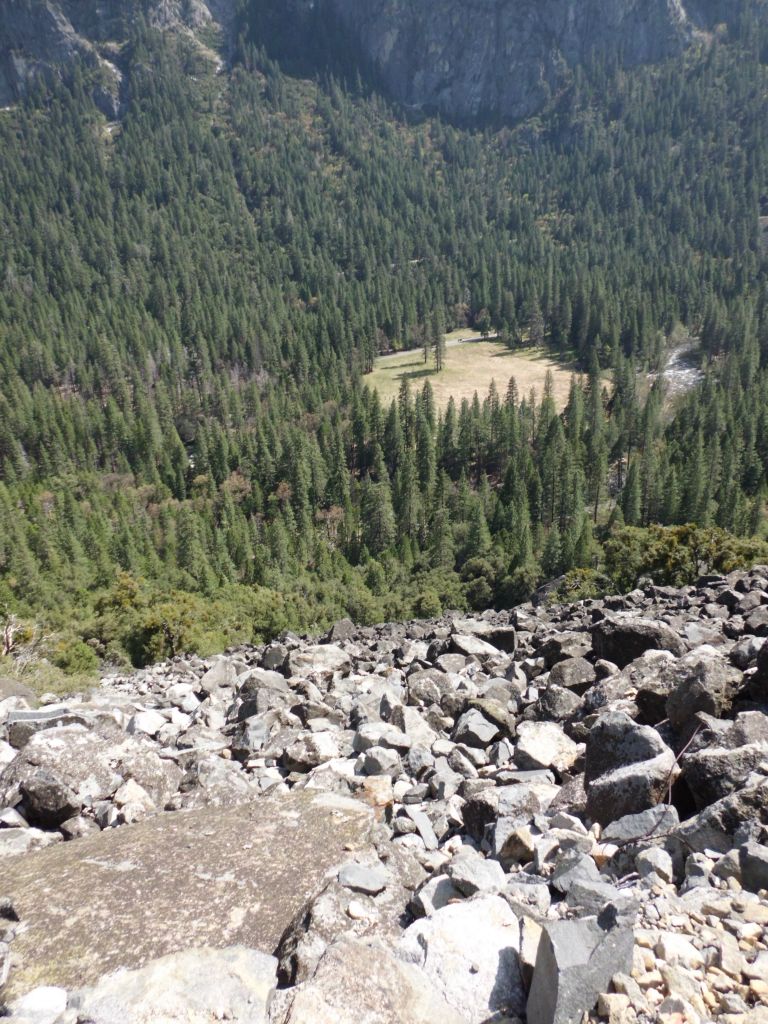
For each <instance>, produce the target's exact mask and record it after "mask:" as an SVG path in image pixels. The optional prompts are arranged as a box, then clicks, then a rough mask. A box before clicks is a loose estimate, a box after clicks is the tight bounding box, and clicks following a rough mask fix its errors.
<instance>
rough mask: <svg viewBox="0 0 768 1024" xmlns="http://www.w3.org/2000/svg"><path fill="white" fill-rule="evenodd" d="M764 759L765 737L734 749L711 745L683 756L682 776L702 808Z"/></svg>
mask: <svg viewBox="0 0 768 1024" xmlns="http://www.w3.org/2000/svg"><path fill="white" fill-rule="evenodd" d="M764 761H768V743H767V742H765V741H762V742H758V743H750V744H747V745H745V746H743V747H736V748H735V749H733V748H723V747H714V748H712V747H708V748H705V749H704V750H700V751H698V752H697V753H694V754H686V755H685V757H683V759H682V768H683V778H684V779H685V781H686V783H687V784H688V789H689V790H690V791H691V794H692V795H693V799H694V801H695V802H696V807H697V808H698V809H699V810H701V809H702V808H703V807H707V806H709V804H713V803H715V802H716V801H717V800H720V799H722V798H723V797H724V796H728V794H729V793H733V792H735V791H736V790H737V789H739V788H740V787H741V786H742V785H743V784H744V783H745V782H746V780H747V778H748V777H749V775H750V774H751V772H753V771H754V770H755V768H757V767H758V765H760V764H762V763H763V762H764Z"/></svg>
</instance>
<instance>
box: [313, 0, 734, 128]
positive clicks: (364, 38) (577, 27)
mask: <svg viewBox="0 0 768 1024" xmlns="http://www.w3.org/2000/svg"><path fill="white" fill-rule="evenodd" d="M325 2H326V5H327V6H329V7H330V8H332V9H333V10H334V11H335V13H336V14H337V15H338V16H339V17H340V18H341V20H342V21H343V22H344V24H345V25H346V26H347V27H349V28H350V29H351V30H352V32H353V34H354V36H355V38H357V39H359V40H360V44H361V47H362V49H363V51H364V53H365V54H366V56H367V57H369V58H370V59H371V60H372V62H373V64H374V65H375V67H376V68H377V69H378V71H379V74H380V75H381V77H382V79H383V81H384V83H385V84H386V86H387V87H388V88H389V90H390V91H391V92H392V94H393V95H394V96H395V97H396V98H397V99H399V100H400V101H401V102H403V103H405V104H407V105H409V106H413V107H418V108H422V109H426V110H436V111H439V112H440V113H441V114H445V115H447V116H449V117H452V118H457V119H459V120H464V121H471V120H475V119H477V118H478V117H483V116H486V117H487V116H490V117H494V118H500V119H518V118H523V117H528V116H530V115H531V114H534V113H536V112H537V111H538V110H540V109H541V108H542V107H543V106H544V105H545V104H546V103H547V102H548V101H549V100H550V99H551V98H552V97H554V96H555V95H557V93H558V91H559V90H560V89H561V88H562V87H563V85H564V84H566V83H567V81H568V78H569V70H570V68H572V67H573V66H574V65H576V64H579V63H582V62H584V61H586V60H588V59H589V57H590V56H591V55H592V54H593V53H595V52H603V53H611V54H616V55H620V56H621V59H622V60H623V61H624V62H625V63H626V64H627V65H634V64H640V63H646V62H653V61H659V60H663V59H665V58H667V57H671V56H673V55H675V54H678V53H681V52H682V51H683V49H684V48H685V47H686V46H687V45H689V43H690V42H691V41H692V40H694V39H695V37H696V35H697V33H698V31H699V30H700V29H701V28H702V27H711V26H712V25H713V24H715V23H716V22H717V21H720V20H727V19H728V18H730V17H733V16H735V15H736V14H737V10H736V9H737V8H739V6H740V5H739V4H738V3H732V4H731V5H730V9H727V8H725V7H724V5H723V4H718V3H716V2H712V0H699V2H694V3H688V2H687V0H432V2H430V3H425V2H422V3H408V4H405V3H402V2H401V0H325Z"/></svg>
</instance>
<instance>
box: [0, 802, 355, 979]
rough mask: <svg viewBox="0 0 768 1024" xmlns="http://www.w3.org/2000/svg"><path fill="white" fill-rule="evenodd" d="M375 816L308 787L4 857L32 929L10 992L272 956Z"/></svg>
mask: <svg viewBox="0 0 768 1024" xmlns="http://www.w3.org/2000/svg"><path fill="white" fill-rule="evenodd" d="M372 820H373V817H372V813H371V811H370V810H369V809H368V808H367V807H366V806H365V805H364V804H363V803H361V802H359V801H353V800H349V799H345V798H342V797H337V796H334V795H332V794H327V793H317V792H315V793H313V792H311V791H309V790H304V791H297V792H296V793H293V794H283V795H282V797H281V798H280V799H269V798H267V799H264V800H261V801H257V802H254V803H251V804H246V805H241V806H239V807H236V808H227V809H221V810H220V809H210V808H203V809H201V810H197V811H188V812H185V811H180V812H178V813H175V814H164V815H162V816H160V817H156V818H152V819H150V820H148V821H145V822H141V823H140V824H137V825H126V826H123V827H122V828H118V829H109V830H107V831H105V832H100V833H97V834H95V835H92V836H89V837H87V838H85V839H80V840H78V841H77V842H73V843H63V844H59V845H57V846H56V847H51V848H49V849H47V850H42V851H41V852H40V853H37V854H30V855H28V856H25V857H19V858H13V860H9V861H6V862H5V864H4V866H3V892H4V894H6V895H7V896H8V897H9V898H10V899H12V901H13V906H14V908H15V910H16V913H17V914H18V916H19V917H20V918H21V919H22V920H23V922H24V929H23V931H21V932H20V933H19V934H18V936H17V937H16V940H15V942H14V945H13V957H14V971H13V973H12V976H11V978H10V979H9V982H8V992H7V996H10V997H15V996H20V995H23V994H24V993H25V992H27V991H28V990H29V989H31V988H33V987H35V985H37V984H38V981H39V979H40V978H45V981H46V984H48V985H58V986H62V987H64V988H68V987H80V986H82V985H89V984H94V983H95V982H96V981H97V980H98V979H99V978H100V977H101V976H102V975H103V974H105V973H108V972H111V971H115V970H117V969H119V968H128V969H136V968H139V967H143V966H144V965H146V964H147V963H149V961H151V960H154V959H156V958H157V957H160V956H166V955H168V954H170V953H175V952H178V951H180V950H184V949H190V948H194V947H202V946H210V947H213V948H219V949H221V948H225V947H227V946H232V945H243V946H247V947H248V948H250V949H256V950H260V951H262V952H265V953H272V951H273V950H274V949H275V947H276V946H277V943H278V941H279V939H280V936H281V934H282V932H283V930H284V929H285V928H286V926H287V925H288V923H289V922H290V921H291V919H292V918H293V917H294V915H295V914H296V913H297V911H298V910H299V908H300V907H301V906H302V905H303V904H304V903H305V902H306V901H307V900H308V899H309V898H310V897H311V896H312V895H313V894H314V893H315V892H316V891H317V889H318V888H319V887H320V885H321V884H322V879H323V876H324V875H325V872H326V871H327V870H328V869H329V868H330V867H332V866H333V865H334V864H335V863H337V862H338V861H339V860H341V859H343V857H344V848H345V847H349V846H352V847H357V846H361V845H365V843H366V842H367V837H368V833H369V831H370V827H371V824H372ZM288 850H290V856H286V851H288Z"/></svg>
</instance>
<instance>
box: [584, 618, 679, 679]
mask: <svg viewBox="0 0 768 1024" xmlns="http://www.w3.org/2000/svg"><path fill="white" fill-rule="evenodd" d="M592 646H593V648H594V651H595V654H596V656H597V657H598V658H606V659H608V661H612V662H614V663H615V664H616V665H618V666H619V668H624V667H625V666H626V665H628V664H629V663H630V662H632V661H634V660H635V658H639V657H641V656H642V655H643V654H645V652H646V651H650V650H659V651H670V652H671V653H672V654H674V655H676V656H680V655H682V654H684V653H685V644H684V643H683V641H682V640H681V639H680V637H679V636H678V634H677V633H676V632H675V631H674V630H673V629H672V628H671V627H670V626H668V625H667V624H666V623H664V622H658V621H655V620H653V619H643V618H637V617H634V616H632V615H628V616H622V617H619V616H616V617H613V618H606V619H603V621H602V622H598V623H596V624H595V625H594V626H593V627H592Z"/></svg>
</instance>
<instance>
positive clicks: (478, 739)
mask: <svg viewBox="0 0 768 1024" xmlns="http://www.w3.org/2000/svg"><path fill="white" fill-rule="evenodd" d="M498 735H499V727H498V726H497V725H496V724H495V723H494V722H489V721H488V719H487V718H486V717H485V715H483V714H482V713H481V712H480V711H477V710H476V709H474V708H471V709H470V710H469V711H466V712H465V713H464V714H463V715H462V716H461V718H460V719H459V720H458V722H457V723H456V728H455V729H454V731H453V738H454V740H455V742H456V743H466V744H467V746H470V747H487V746H489V745H490V744H491V743H493V741H494V740H495V739H496V737H497V736H498Z"/></svg>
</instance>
